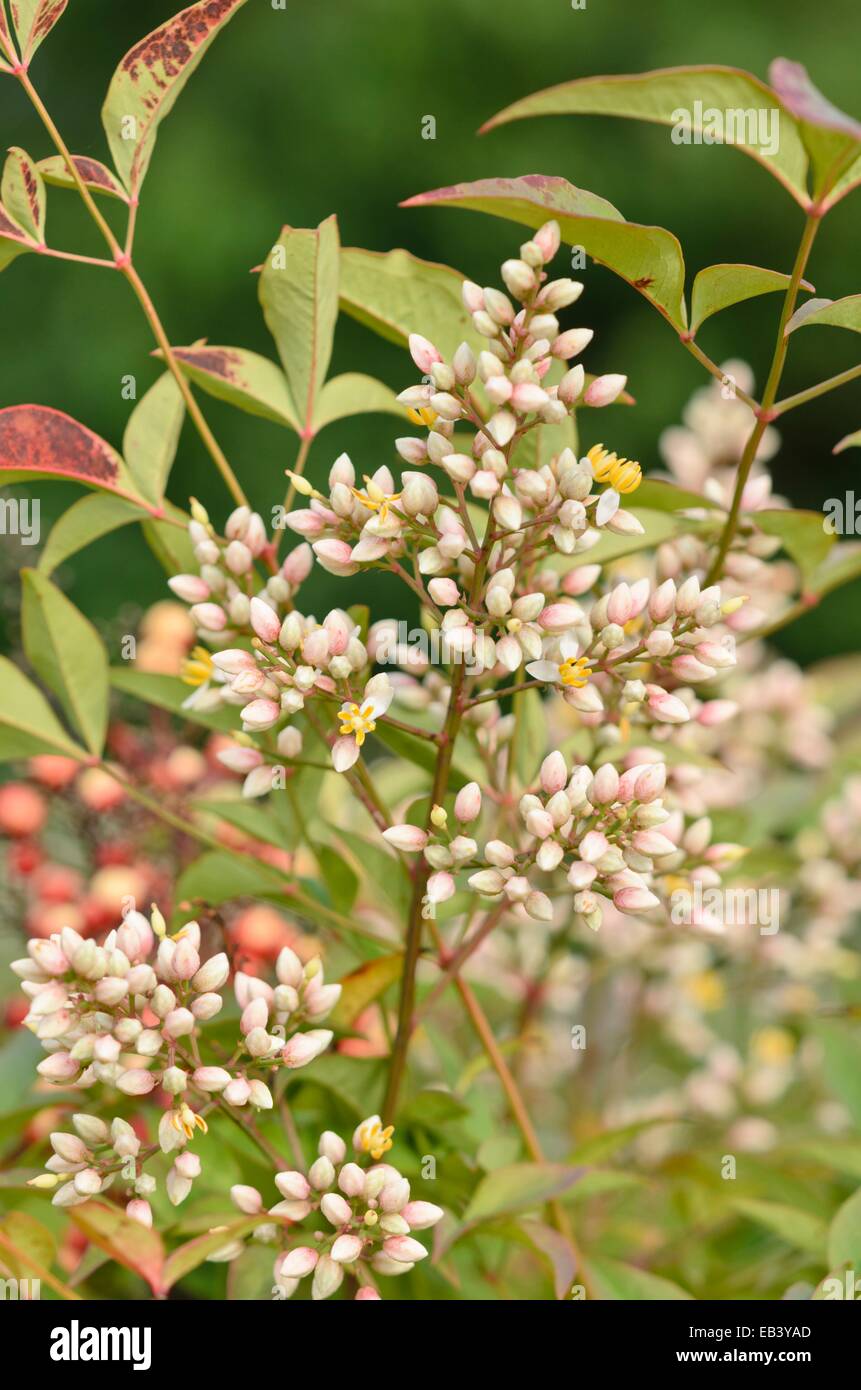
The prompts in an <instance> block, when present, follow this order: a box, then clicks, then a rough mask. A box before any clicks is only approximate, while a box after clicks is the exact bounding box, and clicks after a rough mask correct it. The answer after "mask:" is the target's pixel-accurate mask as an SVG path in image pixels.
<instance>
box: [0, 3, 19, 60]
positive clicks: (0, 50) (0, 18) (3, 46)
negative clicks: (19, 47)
mask: <svg viewBox="0 0 861 1390" xmlns="http://www.w3.org/2000/svg"><path fill="white" fill-rule="evenodd" d="M0 54H2V56H3V57H4V58H8V59H9V61H10V62H11V63H16V62H17V61H18V60H17V58H16V56H15V46H14V44H13V43H12V35H11V34H10V33H9V21H8V20H7V18H6V10H5V9H4V7H3V0H0ZM0 72H9V64H8V63H4V62H2V61H0Z"/></svg>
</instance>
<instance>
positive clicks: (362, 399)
mask: <svg viewBox="0 0 861 1390" xmlns="http://www.w3.org/2000/svg"><path fill="white" fill-rule="evenodd" d="M380 412H382V413H383V414H387V415H397V416H399V418H400V419H401V420H403V418H404V408H403V406H402V405H399V404H398V400H397V397H396V396H395V393H394V391H393V390H392V389H391V387H390V386H386V385H385V384H384V383H383V382H382V381H377V380H376V379H375V378H374V377H372V376H365V375H364V373H363V372H345V373H344V375H343V376H333V377H332V379H331V381H327V382H326V383H325V385H324V386H323V389H322V390H321V392H320V394H319V396H318V397H317V406H316V409H315V411H314V419H313V422H312V426H313V430H314V433H315V434H317V433H318V432H319V431H320V430H322V429H323V428H324V427H325V426H326V425H331V424H332V422H333V421H334V420H345V419H347V417H348V416H350V415H372V414H374V413H380Z"/></svg>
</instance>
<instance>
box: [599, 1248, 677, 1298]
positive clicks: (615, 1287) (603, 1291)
mask: <svg viewBox="0 0 861 1390" xmlns="http://www.w3.org/2000/svg"><path fill="white" fill-rule="evenodd" d="M582 1273H583V1277H584V1279H588V1281H589V1288H590V1289H591V1290H592V1296H593V1298H600V1299H601V1301H602V1302H610V1301H617V1300H621V1301H624V1302H647V1303H656V1302H664V1303H665V1302H674V1301H680V1300H682V1299H690V1298H691V1297H692V1295H691V1294H689V1293H688V1292H687V1290H686V1289H683V1288H682V1287H681V1285H680V1284H674V1283H673V1281H672V1280H671V1279H664V1278H663V1276H662V1275H660V1274H652V1273H651V1271H650V1270H648V1269H640V1268H639V1266H638V1265H629V1264H625V1263H624V1261H622V1260H611V1259H609V1258H608V1257H607V1256H605V1255H601V1256H598V1255H590V1257H589V1259H588V1261H585V1262H584V1267H583V1270H582Z"/></svg>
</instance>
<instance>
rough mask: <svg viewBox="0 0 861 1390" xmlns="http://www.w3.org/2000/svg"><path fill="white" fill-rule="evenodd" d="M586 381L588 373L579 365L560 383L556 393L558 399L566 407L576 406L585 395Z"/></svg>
mask: <svg viewBox="0 0 861 1390" xmlns="http://www.w3.org/2000/svg"><path fill="white" fill-rule="evenodd" d="M585 381H586V373H585V372H584V371H583V368H582V367H581V366H580V365H579V363H578V365H577V366H576V367H572V368H571V370H570V372H566V373H565V375H564V376H563V378H562V380H561V381H560V383H559V387H558V389H557V392H556V396H557V399H558V400H560V401H562V402H563V404H564V405H574V404H575V403H576V402H577V401H578V400H579V399H580V397H581V395H582V394H583V386H584V383H585Z"/></svg>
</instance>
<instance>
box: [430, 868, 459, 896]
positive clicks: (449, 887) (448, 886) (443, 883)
mask: <svg viewBox="0 0 861 1390" xmlns="http://www.w3.org/2000/svg"><path fill="white" fill-rule="evenodd" d="M454 887H455V885H454V879H453V878H452V876H451V874H449V873H446V872H445V870H442V871H441V872H440V873H437V874H431V876H430V878H429V879H428V885H427V896H428V901H429V902H432V903H444V902H447V900H448V899H449V898H453V897H454Z"/></svg>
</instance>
